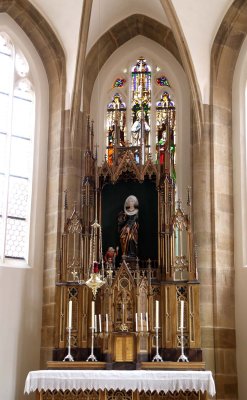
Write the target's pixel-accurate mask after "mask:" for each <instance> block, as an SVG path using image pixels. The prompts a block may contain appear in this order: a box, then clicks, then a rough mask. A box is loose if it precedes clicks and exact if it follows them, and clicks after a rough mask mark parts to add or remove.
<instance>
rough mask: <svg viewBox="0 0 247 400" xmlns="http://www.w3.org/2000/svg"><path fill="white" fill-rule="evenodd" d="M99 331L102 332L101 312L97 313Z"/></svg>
mask: <svg viewBox="0 0 247 400" xmlns="http://www.w3.org/2000/svg"><path fill="white" fill-rule="evenodd" d="M99 331H100V332H102V325H101V314H99Z"/></svg>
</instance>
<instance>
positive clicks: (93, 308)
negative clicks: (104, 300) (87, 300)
mask: <svg viewBox="0 0 247 400" xmlns="http://www.w3.org/2000/svg"><path fill="white" fill-rule="evenodd" d="M94 313H95V302H94V301H92V315H91V322H92V329H94Z"/></svg>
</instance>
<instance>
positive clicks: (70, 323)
mask: <svg viewBox="0 0 247 400" xmlns="http://www.w3.org/2000/svg"><path fill="white" fill-rule="evenodd" d="M68 327H69V328H72V300H70V301H69V326H68Z"/></svg>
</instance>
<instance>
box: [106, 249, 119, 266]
mask: <svg viewBox="0 0 247 400" xmlns="http://www.w3.org/2000/svg"><path fill="white" fill-rule="evenodd" d="M117 255H118V247H116V250H115V249H114V247H112V246H110V247H108V249H107V252H106V253H105V255H104V261H105V263H106V264H107V265H112V266H113V267H115V260H116V257H117Z"/></svg>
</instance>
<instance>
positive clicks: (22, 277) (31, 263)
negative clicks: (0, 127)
mask: <svg viewBox="0 0 247 400" xmlns="http://www.w3.org/2000/svg"><path fill="white" fill-rule="evenodd" d="M0 30H1V31H5V32H7V33H8V34H9V36H10V37H11V38H12V39H13V42H14V43H16V44H17V45H18V47H20V48H21V50H22V51H23V54H24V56H25V57H26V59H27V61H28V63H29V66H30V70H31V71H32V82H33V84H34V90H35V94H36V115H37V118H36V125H35V142H34V147H35V150H34V168H33V188H32V209H31V221H30V249H29V256H28V260H26V262H25V263H21V264H20V263H16V262H14V261H12V262H10V261H9V262H8V264H2V265H0V352H1V353H0V354H1V357H0V399H1V400H2V399H4V400H22V399H23V398H24V394H23V393H24V383H25V378H26V375H27V373H28V372H29V371H30V370H35V369H39V360H40V340H41V317H42V315H41V312H42V293H43V253H44V250H43V248H44V221H45V197H46V172H47V165H46V163H47V139H48V110H49V97H48V81H47V77H46V74H45V70H44V67H43V65H42V62H41V59H40V57H39V55H38V53H37V52H36V50H35V48H34V47H33V45H32V43H31V42H30V40H29V39H28V37H27V36H26V35H25V33H24V32H23V31H22V30H21V29H20V27H19V26H18V25H17V24H16V23H15V22H14V21H13V20H12V19H11V18H10V17H9V16H8V15H7V14H0ZM29 398H30V397H29Z"/></svg>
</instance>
